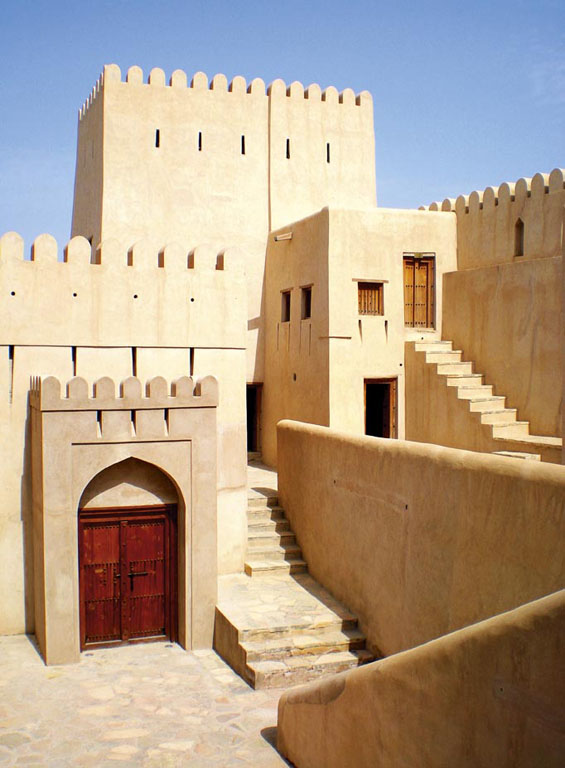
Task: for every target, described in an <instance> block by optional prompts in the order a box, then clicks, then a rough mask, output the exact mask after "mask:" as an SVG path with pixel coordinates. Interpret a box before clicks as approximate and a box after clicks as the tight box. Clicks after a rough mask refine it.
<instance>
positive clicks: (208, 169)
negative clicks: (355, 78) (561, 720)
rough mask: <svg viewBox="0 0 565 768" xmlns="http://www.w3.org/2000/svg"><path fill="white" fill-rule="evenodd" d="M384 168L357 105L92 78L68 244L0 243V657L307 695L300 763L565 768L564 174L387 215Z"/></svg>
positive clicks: (285, 91) (348, 100)
mask: <svg viewBox="0 0 565 768" xmlns="http://www.w3.org/2000/svg"><path fill="white" fill-rule="evenodd" d="M374 160H375V138H374V126H373V103H372V98H371V95H370V94H369V93H368V92H366V91H363V92H361V93H359V94H357V95H356V94H355V93H354V92H353V91H352V90H350V89H345V90H344V91H342V92H341V93H338V91H337V90H336V89H335V88H333V87H328V88H326V89H325V90H323V91H322V89H321V88H320V87H319V86H318V85H316V84H312V85H309V86H308V87H306V88H305V87H304V86H303V85H302V84H301V83H298V82H293V83H292V84H290V85H287V84H285V83H284V82H283V81H282V80H275V81H274V82H273V83H272V84H271V85H270V86H268V87H266V86H265V83H264V82H263V81H262V80H261V79H259V78H257V79H254V80H252V82H251V83H249V84H247V83H246V81H245V79H244V78H242V77H235V78H234V79H233V80H232V82H231V83H229V84H228V82H227V79H226V78H225V76H224V75H221V74H219V75H216V76H215V77H213V78H212V79H211V80H210V81H209V80H208V78H207V76H206V75H205V74H204V73H202V72H197V73H196V74H195V75H194V76H193V78H192V79H191V81H190V83H189V79H188V77H187V75H186V74H185V72H183V71H182V70H175V71H174V72H173V73H172V75H171V77H170V79H169V81H168V84H167V80H166V76H165V73H164V72H163V70H161V69H158V68H156V69H152V70H151V72H150V73H149V76H148V78H147V82H145V80H144V75H143V72H142V71H141V69H140V68H139V67H135V66H134V67H131V68H130V69H129V70H128V72H127V75H126V77H125V80H123V79H122V73H121V71H120V69H119V67H117V66H116V65H114V64H111V65H107V66H105V67H104V70H103V73H102V74H101V76H100V78H99V79H98V81H97V82H96V85H95V86H94V88H93V89H92V92H91V94H90V96H89V97H88V99H87V100H86V101H85V103H84V104H83V105H82V107H81V108H80V110H79V115H78V142H77V156H76V175H75V194H74V207H73V215H72V227H71V232H72V236H71V239H70V240H69V242H68V244H66V245H65V247H64V248H60V247H59V245H58V244H57V243H56V242H55V240H54V239H53V238H52V237H51V236H50V235H48V234H43V235H40V236H39V237H38V238H37V239H36V240H35V241H34V243H33V244H24V243H23V241H22V239H21V238H20V236H19V235H18V234H16V233H14V232H8V233H6V234H4V235H3V236H2V237H1V238H0V295H1V296H2V299H3V300H2V302H0V426H1V429H0V455H1V462H0V489H1V490H0V498H1V500H2V511H1V513H0V532H1V536H0V558H1V561H2V563H3V566H4V567H3V569H2V575H1V577H0V580H1V581H0V583H1V585H2V594H3V605H2V611H1V612H0V634H4V635H9V634H21V633H28V634H35V636H36V638H37V641H38V645H39V648H40V651H41V654H42V657H43V659H44V661H45V663H46V664H65V663H73V662H77V661H78V660H79V659H80V654H81V653H82V652H83V651H85V650H86V649H92V648H97V647H101V646H106V645H119V644H122V643H128V642H132V641H135V640H140V639H148V638H156V639H163V638H165V639H169V640H171V641H175V642H178V643H179V644H180V645H181V646H182V647H183V648H186V649H188V650H190V649H198V648H211V647H215V648H216V650H217V651H218V652H219V653H220V654H221V655H222V656H223V657H224V658H225V659H226V660H227V661H228V663H230V664H231V666H232V667H233V668H234V669H235V670H236V671H237V672H239V673H240V674H241V675H242V677H244V679H246V680H247V681H248V682H249V683H250V684H251V685H254V686H261V685H273V686H282V685H289V684H292V683H302V682H308V685H307V687H304V688H297V689H291V690H290V691H288V692H286V693H284V694H283V695H282V697H281V700H280V705H279V747H280V749H281V751H282V752H283V754H285V755H286V756H287V757H288V758H289V759H291V760H292V761H293V762H294V763H295V764H296V765H297V766H300V767H301V768H307V767H308V766H312V767H314V766H327V767H329V766H333V765H335V766H336V767H337V766H341V767H343V766H346V765H367V766H369V765H377V764H378V765H382V766H395V765H400V764H407V765H408V764H412V765H426V766H428V765H429V766H430V767H431V766H435V765H440V764H442V765H443V764H452V765H458V766H466V765H469V766H471V765H477V764H485V765H487V764H488V765H497V766H499V765H512V766H522V765H523V766H526V765H534V764H535V765H540V766H541V765H543V766H544V767H547V766H553V765H555V766H557V765H558V764H559V751H560V747H559V744H562V741H560V740H562V729H560V727H556V726H555V724H554V720H555V718H556V714H555V713H556V712H557V711H558V708H559V706H560V705H559V704H558V702H559V700H560V697H561V696H562V693H563V690H562V687H561V683H560V682H559V679H558V676H557V675H556V676H553V671H552V670H554V669H555V668H556V666H557V664H558V659H559V652H560V650H559V649H560V642H562V640H559V636H560V632H561V638H562V636H563V635H562V632H563V623H564V621H565V597H564V595H565V593H564V592H563V587H564V580H565V570H564V565H563V555H562V544H561V542H562V541H563V537H564V534H565V470H564V468H563V466H562V465H563V463H565V453H564V452H563V445H562V436H563V391H564V387H565V365H564V359H563V358H564V350H565V323H564V317H563V300H564V295H565V293H564V292H565V282H564V277H563V270H562V260H563V253H564V251H565V235H564V231H565V170H564V169H561V168H556V169H554V170H552V171H551V172H550V173H538V174H536V175H535V176H534V177H533V178H531V179H529V178H528V179H526V178H522V179H519V180H517V181H516V182H511V183H510V182H505V183H502V184H501V185H500V186H498V187H487V188H486V189H485V190H484V191H473V192H471V193H470V194H465V195H461V196H460V197H458V198H457V199H456V200H455V199H448V198H446V199H445V200H443V201H442V202H433V203H431V205H428V206H422V207H421V208H420V209H418V210H415V209H414V210H401V209H389V208H382V207H380V206H378V205H377V198H376V178H375V162H374ZM259 456H260V457H261V459H262V461H263V462H264V463H265V465H267V466H269V467H272V468H273V467H276V468H277V470H278V474H279V485H278V490H277V489H273V488H262V487H260V486H259V485H256V487H254V488H253V489H252V491H253V493H251V494H250V491H249V488H248V461H249V460H251V461H255V462H257V459H258V457H259ZM125 585H127V589H126V587H125ZM285 590H286V591H285ZM285 594H286V595H287V596H288V595H292V596H293V597H292V600H296V601H297V604H300V605H303V606H304V609H303V614H304V616H309V619H308V620H306V619H303V620H302V619H301V621H298V622H297V620H296V616H294V615H293V616H291V615H290V614H289V612H288V610H287V608H285V605H286V606H287V605H288V603H289V600H290V598H285ZM245 600H248V601H249V605H253V606H256V605H257V604H258V603H261V602H262V603H263V604H264V607H263V608H262V609H261V610H263V611H264V612H265V616H266V615H267V610H268V606H267V603H269V602H270V609H271V610H272V611H273V615H272V617H271V619H270V621H271V623H270V624H269V623H268V622H267V623H266V624H265V625H258V624H257V623H256V613H253V611H255V610H256V609H255V608H253V609H250V608H247V607H246V604H245ZM285 600H286V602H285ZM238 601H239V602H238ZM277 601H280V602H277ZM301 601H302V602H301ZM251 615H253V616H254V618H253V621H252V622H251V623H249V621H248V620H249V617H250V616H251ZM313 617H314V618H313ZM265 620H266V618H265ZM246 622H247V623H246ZM253 622H255V623H253ZM296 649H299V650H296ZM512 660H514V661H515V664H514V662H513V661H512ZM513 664H514V666H513ZM361 665H362V666H361ZM355 667H359V668H355ZM327 672H330V673H334V672H338V673H340V674H339V675H338V676H333V675H332V676H328V675H327V674H325V673H327ZM412 680H418V681H419V682H418V684H417V685H416V683H412V682H411V681H412ZM500 680H502V681H503V682H502V684H501V686H500V685H498V682H497V681H500ZM462 686H463V687H464V691H465V693H464V694H462V693H461V688H462ZM462 695H465V697H466V699H467V702H466V704H465V706H462V705H460V702H459V701H458V696H462ZM518 700H519V701H520V702H521V703H520V704H519V705H518V704H517V703H516V702H517V701H518ZM424 702H425V703H424ZM536 702H537V704H536ZM540 702H542V703H540ZM389 703H390V706H389ZM422 707H423V708H424V709H425V710H426V716H425V717H421V712H422ZM399 708H401V709H402V711H403V713H404V718H403V729H404V730H403V729H402V728H400V727H398V725H397V724H395V723H396V720H395V717H396V715H397V714H398V712H399ZM540 712H543V713H545V714H543V715H542V714H540ZM419 713H420V714H419ZM450 716H453V721H454V723H455V724H454V727H453V731H452V733H451V736H450V737H449V738H446V739H444V740H443V741H442V740H441V739H438V735H437V734H438V733H439V731H440V730H441V727H442V726H441V724H442V723H443V722H445V719H446V718H448V717H450ZM488 720H492V721H496V722H497V723H498V724H499V725H497V729H496V731H497V732H496V733H493V731H492V730H489V728H488V727H487V724H486V721H488ZM354 721H355V722H360V721H363V723H364V733H365V736H366V737H365V740H364V745H363V748H362V749H360V748H359V746H358V745H357V746H356V738H357V737H356V735H355V733H356V731H355V728H354V727H353V724H354ZM324 722H325V723H326V724H327V723H331V726H323V723H324ZM517 732H520V733H521V737H520V739H518V740H517V739H516V733H517ZM465 733H467V734H468V733H472V734H473V738H474V739H475V743H474V746H473V748H472V749H467V748H466V747H465V746H464V744H463V742H464V738H463V734H465ZM422 744H426V745H428V746H427V747H426V749H427V750H428V751H427V757H426V760H425V761H424V762H421V761H420V762H418V761H415V759H414V754H415V752H414V750H416V749H417V748H418V745H419V746H421V745H422ZM434 744H435V747H434V746H433V745H434ZM352 754H356V758H355V759H354V760H353V759H352V758H351V755H352ZM376 754H380V755H381V761H380V762H378V763H377V762H376V760H375V755H376ZM561 757H562V753H561ZM483 758H484V762H481V760H483ZM534 758H535V759H534Z"/></svg>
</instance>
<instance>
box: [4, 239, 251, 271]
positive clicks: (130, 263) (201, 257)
mask: <svg viewBox="0 0 565 768" xmlns="http://www.w3.org/2000/svg"><path fill="white" fill-rule="evenodd" d="M59 256H61V258H59ZM22 261H23V262H27V263H30V264H61V265H63V264H73V265H83V266H86V265H91V266H100V265H104V266H117V267H137V268H146V269H152V268H155V269H166V270H167V271H169V270H193V269H199V270H200V269H205V270H219V271H230V272H241V271H242V269H243V260H242V254H241V252H240V251H239V249H238V248H236V247H228V248H223V249H221V250H219V251H218V250H217V249H215V248H212V247H211V246H209V245H198V246H196V247H195V248H192V249H190V250H186V249H184V248H183V247H182V246H180V245H179V244H178V243H169V244H168V245H165V246H164V247H162V248H159V246H157V245H156V244H155V243H153V242H151V241H147V240H140V241H139V242H137V243H134V244H133V245H132V246H131V247H129V248H123V247H122V246H121V245H120V243H119V242H118V241H117V240H104V241H103V242H102V243H100V245H99V246H98V247H97V248H93V247H92V245H91V244H90V243H89V241H88V240H87V239H86V238H85V237H82V236H80V235H79V236H77V237H72V238H71V239H70V240H69V241H68V242H67V244H66V245H65V246H64V248H63V251H62V253H61V254H59V247H58V244H57V241H56V240H55V238H54V237H53V236H52V235H49V234H47V233H44V234H42V235H38V236H37V237H36V238H35V240H34V241H33V243H32V245H31V249H30V251H29V257H27V256H26V253H25V246H24V241H23V238H22V237H21V235H19V234H18V233H17V232H6V233H5V234H3V235H2V236H1V237H0V266H2V265H3V264H8V263H14V262H22Z"/></svg>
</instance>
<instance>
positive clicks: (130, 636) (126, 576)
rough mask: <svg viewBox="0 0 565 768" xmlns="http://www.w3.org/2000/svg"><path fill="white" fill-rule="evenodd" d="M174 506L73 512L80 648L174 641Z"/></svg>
mask: <svg viewBox="0 0 565 768" xmlns="http://www.w3.org/2000/svg"><path fill="white" fill-rule="evenodd" d="M176 519H177V514H176V504H163V505H156V506H148V507H135V508H129V507H121V508H117V509H115V508H114V509H81V510H79V529H78V533H79V584H80V645H81V650H82V649H84V648H86V647H88V646H92V645H115V644H120V643H126V642H132V641H136V640H137V641H140V640H150V639H161V638H167V639H169V640H172V641H175V640H176V637H177V567H176V561H177V557H176V551H177V543H176V542H177V536H176V531H177V526H176Z"/></svg>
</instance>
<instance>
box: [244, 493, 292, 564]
mask: <svg viewBox="0 0 565 768" xmlns="http://www.w3.org/2000/svg"><path fill="white" fill-rule="evenodd" d="M247 531H248V533H247V559H246V561H245V566H244V567H245V573H246V574H247V575H248V576H253V575H256V574H258V573H266V572H269V573H273V572H274V571H280V572H283V573H304V572H305V571H306V570H307V566H306V562H305V561H304V560H303V559H302V552H301V550H300V547H299V546H298V544H297V543H296V536H295V535H294V533H293V532H292V531H291V530H290V524H289V522H288V520H287V519H286V517H285V515H284V511H283V509H282V507H279V506H278V498H277V497H276V496H271V497H266V498H264V499H249V500H248V509H247Z"/></svg>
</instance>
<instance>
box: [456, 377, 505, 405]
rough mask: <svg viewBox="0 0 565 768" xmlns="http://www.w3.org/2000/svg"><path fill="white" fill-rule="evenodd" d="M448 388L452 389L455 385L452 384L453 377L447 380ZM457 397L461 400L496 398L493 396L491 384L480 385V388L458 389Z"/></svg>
mask: <svg viewBox="0 0 565 768" xmlns="http://www.w3.org/2000/svg"><path fill="white" fill-rule="evenodd" d="M447 386H448V387H451V386H453V384H451V377H449V379H448V380H447ZM457 397H458V398H459V399H460V400H470V401H474V400H478V401H481V400H488V399H489V398H492V397H494V395H493V394H492V387H491V386H490V384H480V385H479V386H471V387H466V386H465V387H460V386H458V387H457Z"/></svg>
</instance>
